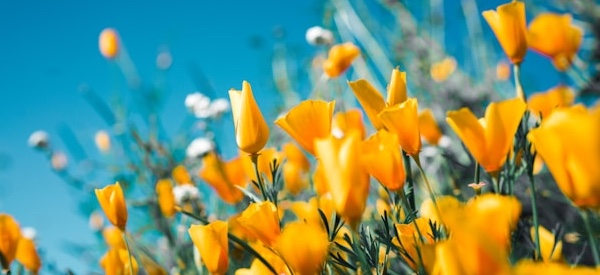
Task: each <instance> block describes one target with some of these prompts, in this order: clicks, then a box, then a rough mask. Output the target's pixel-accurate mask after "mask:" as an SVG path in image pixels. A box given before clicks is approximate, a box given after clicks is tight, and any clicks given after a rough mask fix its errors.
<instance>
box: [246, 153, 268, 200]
mask: <svg viewBox="0 0 600 275" xmlns="http://www.w3.org/2000/svg"><path fill="white" fill-rule="evenodd" d="M258 156H260V155H259V154H252V155H250V159H251V160H252V167H253V168H254V173H255V175H256V182H257V183H258V189H260V193H261V195H262V197H263V200H266V201H267V200H270V199H269V198H268V197H267V192H266V191H265V183H264V182H263V180H262V177H261V176H260V171H259V170H258Z"/></svg>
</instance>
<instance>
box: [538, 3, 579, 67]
mask: <svg viewBox="0 0 600 275" xmlns="http://www.w3.org/2000/svg"><path fill="white" fill-rule="evenodd" d="M527 39H528V43H529V47H530V48H531V49H533V50H534V51H536V52H539V53H540V54H542V55H545V56H547V57H549V58H551V59H552V63H553V64H554V67H556V69H558V70H559V71H565V70H566V69H568V68H569V67H570V66H571V63H572V62H573V58H575V54H577V51H578V50H579V46H580V45H581V41H582V40H583V30H581V29H580V28H579V27H577V26H574V25H572V24H571V15H570V14H563V15H560V14H555V13H541V14H539V15H538V16H536V17H535V18H534V19H533V20H532V21H531V23H530V24H529V32H528V33H527Z"/></svg>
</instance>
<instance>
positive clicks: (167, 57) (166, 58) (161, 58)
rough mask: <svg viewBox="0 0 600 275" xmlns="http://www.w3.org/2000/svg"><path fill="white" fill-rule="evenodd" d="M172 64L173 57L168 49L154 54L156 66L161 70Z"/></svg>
mask: <svg viewBox="0 0 600 275" xmlns="http://www.w3.org/2000/svg"><path fill="white" fill-rule="evenodd" d="M171 64H173V57H172V56H171V53H170V52H168V51H163V52H161V53H159V54H158V55H157V56H156V67H157V68H159V69H161V70H167V69H169V68H170V67H171Z"/></svg>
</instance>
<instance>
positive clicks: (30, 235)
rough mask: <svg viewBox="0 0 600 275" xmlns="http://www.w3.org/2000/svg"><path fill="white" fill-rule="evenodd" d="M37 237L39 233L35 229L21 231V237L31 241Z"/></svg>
mask: <svg viewBox="0 0 600 275" xmlns="http://www.w3.org/2000/svg"><path fill="white" fill-rule="evenodd" d="M36 236H37V231H36V230H35V228H33V227H23V228H22V229H21V237H23V238H25V239H29V240H34V239H35V237H36Z"/></svg>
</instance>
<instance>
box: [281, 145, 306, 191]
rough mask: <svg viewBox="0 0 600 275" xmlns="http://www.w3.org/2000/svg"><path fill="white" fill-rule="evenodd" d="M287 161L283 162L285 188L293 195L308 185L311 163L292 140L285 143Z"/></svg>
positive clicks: (284, 150) (284, 151)
mask: <svg viewBox="0 0 600 275" xmlns="http://www.w3.org/2000/svg"><path fill="white" fill-rule="evenodd" d="M283 154H284V156H285V158H286V162H285V163H284V164H283V171H282V175H283V181H284V184H285V186H284V187H285V189H286V190H287V191H288V192H290V193H291V194H292V195H298V194H299V193H300V192H301V191H302V190H304V189H306V188H307V187H308V183H309V174H308V170H309V169H310V163H309V162H308V159H307V158H306V156H305V155H304V153H303V152H302V150H301V149H300V148H298V146H296V145H295V144H294V143H292V142H288V143H286V144H284V145H283Z"/></svg>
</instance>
